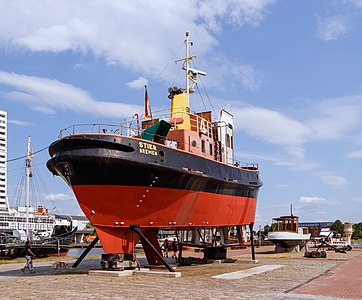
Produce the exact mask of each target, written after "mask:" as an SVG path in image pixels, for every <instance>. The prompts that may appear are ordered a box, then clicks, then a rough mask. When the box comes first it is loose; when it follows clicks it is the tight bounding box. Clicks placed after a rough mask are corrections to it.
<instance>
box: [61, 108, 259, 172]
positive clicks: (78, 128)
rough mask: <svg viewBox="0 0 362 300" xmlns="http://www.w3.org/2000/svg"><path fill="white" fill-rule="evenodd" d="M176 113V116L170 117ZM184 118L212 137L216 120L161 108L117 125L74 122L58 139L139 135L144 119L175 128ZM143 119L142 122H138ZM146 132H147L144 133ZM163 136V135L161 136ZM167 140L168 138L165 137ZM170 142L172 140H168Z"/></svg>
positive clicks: (238, 164)
mask: <svg viewBox="0 0 362 300" xmlns="http://www.w3.org/2000/svg"><path fill="white" fill-rule="evenodd" d="M175 115H177V117H172V116H175ZM135 117H136V118H135ZM185 119H189V120H190V122H189V125H190V129H191V130H192V131H195V132H201V133H203V134H206V135H207V136H209V137H210V138H211V137H212V134H213V133H212V128H213V126H214V125H215V124H217V123H218V122H210V121H208V120H206V119H205V118H203V117H202V116H200V115H199V114H196V113H189V112H185V111H172V112H171V110H161V111H156V112H154V113H153V118H152V119H143V118H142V116H141V117H138V115H137V114H136V115H134V116H132V117H130V118H127V119H125V120H123V121H122V122H121V123H120V124H119V125H114V124H103V123H90V124H75V125H71V126H69V127H66V128H64V129H62V130H61V131H60V132H59V136H58V139H62V138H64V137H67V136H71V135H75V134H78V135H81V134H89V133H97V134H111V135H115V136H128V137H138V138H139V137H140V135H141V131H142V130H143V129H144V128H140V126H141V125H140V123H143V122H145V121H147V122H149V121H151V122H150V124H149V125H152V121H154V122H155V123H156V122H157V121H160V120H164V121H167V122H169V123H170V124H171V130H173V129H175V128H177V125H179V124H180V123H179V122H182V121H183V120H185ZM141 120H143V122H140V121H141ZM201 123H203V130H200V127H201V125H200V124H201ZM146 134H147V133H146ZM162 138H164V137H162ZM165 140H166V141H168V139H165ZM170 141H171V142H172V140H170ZM233 165H234V166H235V167H238V168H240V169H243V170H251V171H256V170H258V169H259V165H258V164H256V163H245V162H239V161H237V160H234V164H233Z"/></svg>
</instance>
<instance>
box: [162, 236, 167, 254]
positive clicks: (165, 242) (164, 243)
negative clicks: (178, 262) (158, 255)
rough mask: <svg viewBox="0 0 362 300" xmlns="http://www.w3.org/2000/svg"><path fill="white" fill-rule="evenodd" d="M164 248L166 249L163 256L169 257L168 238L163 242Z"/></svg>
mask: <svg viewBox="0 0 362 300" xmlns="http://www.w3.org/2000/svg"><path fill="white" fill-rule="evenodd" d="M162 248H163V251H164V255H163V257H168V239H165V241H164V242H163V245H162Z"/></svg>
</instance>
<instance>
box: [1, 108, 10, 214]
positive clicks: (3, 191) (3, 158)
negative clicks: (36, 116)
mask: <svg viewBox="0 0 362 300" xmlns="http://www.w3.org/2000/svg"><path fill="white" fill-rule="evenodd" d="M6 125H7V119H6V112H5V111H2V110H0V213H4V212H8V207H9V203H8V200H7V196H6V160H7V156H6V140H7V136H6V132H7V131H6Z"/></svg>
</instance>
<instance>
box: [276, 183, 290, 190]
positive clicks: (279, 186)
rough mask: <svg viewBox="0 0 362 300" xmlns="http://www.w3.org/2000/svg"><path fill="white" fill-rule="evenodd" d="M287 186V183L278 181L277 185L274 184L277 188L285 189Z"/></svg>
mask: <svg viewBox="0 0 362 300" xmlns="http://www.w3.org/2000/svg"><path fill="white" fill-rule="evenodd" d="M288 187H289V185H287V184H283V183H280V184H277V185H276V188H278V189H286V188H288Z"/></svg>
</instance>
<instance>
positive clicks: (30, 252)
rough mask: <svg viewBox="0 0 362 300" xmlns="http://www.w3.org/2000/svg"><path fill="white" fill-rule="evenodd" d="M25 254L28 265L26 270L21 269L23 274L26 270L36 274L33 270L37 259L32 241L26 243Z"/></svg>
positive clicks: (25, 267)
mask: <svg viewBox="0 0 362 300" xmlns="http://www.w3.org/2000/svg"><path fill="white" fill-rule="evenodd" d="M23 251H24V254H25V258H26V264H25V266H24V268H22V269H21V271H22V272H23V273H25V269H28V270H29V272H30V273H34V270H33V259H32V258H33V257H35V254H34V252H33V249H31V243H30V241H26V243H25V247H24V250H23Z"/></svg>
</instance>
